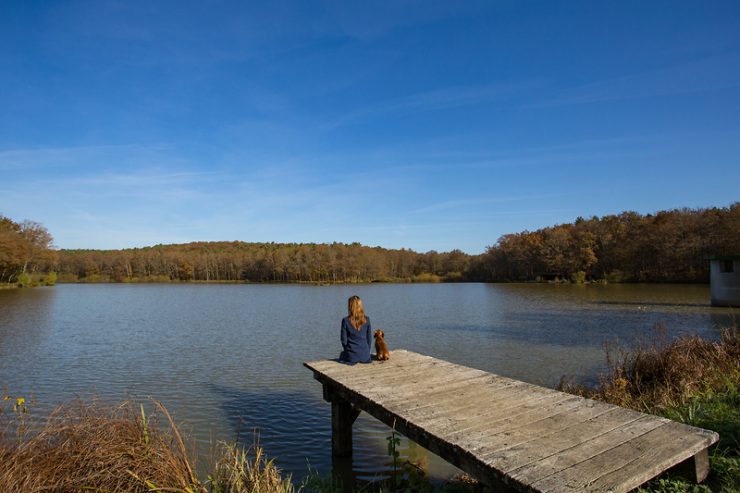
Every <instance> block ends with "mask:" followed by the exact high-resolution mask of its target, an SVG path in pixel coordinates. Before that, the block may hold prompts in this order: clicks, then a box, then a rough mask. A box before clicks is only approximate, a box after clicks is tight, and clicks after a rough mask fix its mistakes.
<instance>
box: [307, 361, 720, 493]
mask: <svg viewBox="0 0 740 493" xmlns="http://www.w3.org/2000/svg"><path fill="white" fill-rule="evenodd" d="M304 365H305V366H306V367H307V368H309V369H310V370H312V371H313V372H314V377H315V378H316V379H317V380H318V381H319V382H321V383H322V384H323V391H324V399H326V400H327V401H328V402H330V403H331V406H332V450H333V453H334V455H337V456H347V455H351V453H352V423H353V422H354V420H355V419H356V418H357V416H358V414H359V413H360V411H365V412H367V413H369V414H371V415H372V416H374V417H375V418H377V419H378V420H380V421H382V422H383V423H385V424H387V425H388V426H395V428H396V430H398V431H399V432H400V433H403V434H404V435H406V436H407V437H409V438H410V439H412V440H414V441H415V442H417V443H418V444H420V445H422V446H423V447H425V448H427V449H428V450H430V451H432V452H434V453H435V454H437V455H439V456H440V457H442V458H443V459H445V460H447V461H449V462H450V463H452V464H454V465H455V466H457V467H459V468H460V469H462V470H463V471H465V472H467V473H468V474H470V475H471V476H473V477H475V478H477V479H478V480H480V481H482V482H484V483H487V484H490V485H493V486H499V485H501V484H506V485H508V486H510V487H513V488H514V489H518V490H521V491H539V492H574V491H609V492H625V491H629V490H631V489H633V488H636V487H637V486H639V485H641V484H642V483H644V482H645V481H648V480H649V479H651V478H653V477H655V476H657V475H659V474H660V473H662V472H663V471H665V470H667V469H669V468H671V467H673V466H676V465H678V464H682V466H683V468H685V469H688V471H689V472H690V473H691V475H692V476H693V478H694V480H696V481H697V482H698V481H702V480H703V479H704V478H705V477H706V475H707V473H708V472H709V458H708V453H707V448H708V447H709V446H710V445H712V444H713V443H715V442H716V441H717V440H718V438H719V436H718V435H717V434H716V433H714V432H712V431H707V430H703V429H700V428H694V427H691V426H687V425H684V424H681V423H677V422H674V421H671V420H668V419H665V418H660V417H656V416H652V415H648V414H643V413H639V412H636V411H632V410H629V409H624V408H621V407H618V406H613V405H610V404H604V403H601V402H597V401H594V400H590V399H584V398H582V397H577V396H573V395H570V394H566V393H563V392H558V391H556V390H552V389H547V388H544V387H539V386H537V385H532V384H528V383H525V382H520V381H518V380H512V379H510V378H505V377H502V376H499V375H494V374H492V373H488V372H485V371H482V370H476V369H473V368H468V367H465V366H461V365H456V364H453V363H450V362H447V361H443V360H439V359H436V358H432V357H430V356H424V355H421V354H417V353H413V352H410V351H404V350H396V351H393V352H392V353H391V359H390V360H389V361H383V362H380V361H374V362H373V363H371V364H366V365H363V364H358V365H355V366H349V365H344V364H341V363H338V362H336V361H333V360H323V361H314V362H307V363H304Z"/></svg>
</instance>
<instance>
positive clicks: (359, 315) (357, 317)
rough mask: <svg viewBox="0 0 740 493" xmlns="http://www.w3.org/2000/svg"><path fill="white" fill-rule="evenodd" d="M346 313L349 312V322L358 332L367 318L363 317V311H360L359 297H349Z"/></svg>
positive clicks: (360, 302) (360, 301)
mask: <svg viewBox="0 0 740 493" xmlns="http://www.w3.org/2000/svg"><path fill="white" fill-rule="evenodd" d="M347 311H348V312H349V321H350V323H351V324H352V327H354V328H355V329H357V330H360V327H362V326H363V325H364V324H365V322H366V321H367V318H366V317H365V310H363V309H362V300H361V299H360V297H359V296H357V295H355V296H350V297H349V299H348V300H347Z"/></svg>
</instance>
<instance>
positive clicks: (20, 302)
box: [0, 284, 733, 479]
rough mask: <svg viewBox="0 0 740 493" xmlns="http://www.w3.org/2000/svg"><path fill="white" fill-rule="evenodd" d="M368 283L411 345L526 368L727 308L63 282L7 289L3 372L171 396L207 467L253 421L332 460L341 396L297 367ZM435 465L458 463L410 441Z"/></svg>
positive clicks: (612, 291)
mask: <svg viewBox="0 0 740 493" xmlns="http://www.w3.org/2000/svg"><path fill="white" fill-rule="evenodd" d="M352 294H358V295H359V296H360V297H362V299H363V301H364V305H365V309H366V311H367V313H368V315H369V317H370V319H371V322H372V325H373V327H374V328H382V329H383V330H385V333H386V340H387V342H388V344H389V346H390V348H391V349H393V348H406V349H409V350H412V351H416V352H419V353H424V354H428V355H431V356H435V357H438V358H443V359H446V360H449V361H453V362H455V363H460V364H464V365H468V366H472V367H475V368H480V369H484V370H488V371H491V372H494V373H498V374H501V375H505V376H508V377H512V378H517V379H520V380H524V381H527V382H531V383H535V384H540V385H545V386H548V387H553V386H555V385H556V384H557V383H558V381H559V380H560V378H561V376H563V375H571V376H578V377H581V378H585V379H588V380H591V381H593V380H594V379H595V378H596V375H597V374H598V373H599V372H600V371H602V370H603V369H604V364H605V357H604V352H603V344H604V343H605V342H614V341H616V340H617V339H619V340H620V341H622V342H623V343H625V344H629V343H630V342H631V341H633V340H634V339H635V338H636V337H645V336H647V335H649V334H650V330H651V327H652V326H653V324H655V323H659V322H660V323H663V324H665V327H666V328H667V330H668V334H669V335H670V336H676V335H678V334H694V333H695V334H699V335H701V336H703V337H708V338H716V337H718V334H719V327H720V326H722V325H728V324H730V323H732V317H733V312H732V310H731V309H725V308H712V307H710V306H709V298H710V295H709V287H708V286H706V285H700V286H697V285H587V286H578V285H548V284H368V285H340V286H305V285H249V284H228V285H225V284H208V285H198V284H152V285H149V284H137V285H127V284H100V285H75V284H67V285H58V286H56V287H48V288H34V289H24V290H5V291H0V386H3V387H6V388H7V390H8V391H9V392H10V393H11V394H12V395H24V396H26V397H29V396H31V395H34V396H35V401H36V404H35V407H34V409H33V413H35V414H39V415H43V414H44V413H47V412H48V411H49V410H50V409H51V408H53V407H54V406H56V405H57V404H59V403H61V402H63V401H65V400H69V399H72V398H75V397H77V396H80V397H82V398H85V399H87V398H90V396H99V397H100V398H102V399H104V400H106V401H111V402H118V401H121V400H124V399H129V398H134V399H139V400H146V399H147V397H148V396H151V397H153V398H155V399H157V400H159V401H162V402H163V403H164V404H165V405H166V406H167V408H168V409H169V411H170V412H171V413H172V414H173V416H174V418H175V420H176V421H177V422H178V423H182V425H183V428H184V429H185V430H186V431H188V432H189V434H190V436H191V437H193V439H194V440H195V441H196V443H197V446H198V451H199V454H200V464H201V471H203V470H204V469H203V467H204V465H205V463H206V462H207V458H208V457H210V450H211V449H212V446H213V444H214V443H216V442H218V441H219V440H226V441H233V440H236V439H238V440H240V441H241V442H242V443H245V444H247V445H248V444H251V443H252V442H253V440H254V436H255V434H258V435H259V441H260V443H261V445H263V446H264V448H265V449H266V452H267V453H268V455H269V456H270V457H273V458H275V459H276V463H277V464H278V466H279V467H281V468H282V469H283V470H284V471H286V472H290V473H293V475H294V477H302V476H303V475H305V472H306V461H307V459H309V460H310V463H311V466H312V468H316V469H318V470H319V471H328V470H330V469H331V433H330V428H331V423H330V415H331V410H330V407H329V405H328V404H327V403H325V402H324V401H323V400H322V397H321V395H322V393H321V385H320V384H319V383H318V382H316V381H315V380H313V378H312V375H311V372H310V371H308V370H307V369H305V368H304V367H303V366H302V362H303V361H306V360H313V359H320V358H334V357H336V356H338V354H339V351H340V344H339V327H340V320H341V318H342V317H343V316H344V315H345V313H346V300H347V298H348V297H349V296H350V295H352ZM354 430H355V431H354V439H355V456H354V459H353V462H352V464H351V467H352V469H353V470H354V473H355V474H356V476H357V477H360V478H362V479H372V478H374V477H379V476H381V475H383V474H384V473H386V472H387V471H388V468H389V457H388V456H387V451H386V443H387V442H386V437H387V436H388V435H389V434H390V430H389V429H388V428H387V427H386V426H384V425H382V424H380V423H378V422H377V421H375V420H374V419H373V418H371V417H368V416H367V415H365V414H364V413H363V414H362V415H361V416H360V418H359V419H358V421H357V422H356V423H355V426H354ZM401 452H402V453H403V454H404V455H405V456H407V457H410V458H411V459H413V460H415V461H418V462H420V463H422V464H424V465H425V466H426V467H427V468H428V470H429V471H430V473H431V475H432V476H433V477H438V478H441V477H446V476H448V475H450V474H453V473H454V472H455V470H454V468H452V467H451V466H448V465H446V464H445V463H444V462H442V461H441V460H439V459H438V458H436V457H434V456H432V455H431V454H428V453H427V452H426V451H424V450H422V449H421V448H420V447H418V446H416V445H415V444H413V443H408V442H406V441H404V443H403V444H402V447H401Z"/></svg>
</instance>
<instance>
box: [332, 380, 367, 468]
mask: <svg viewBox="0 0 740 493" xmlns="http://www.w3.org/2000/svg"><path fill="white" fill-rule="evenodd" d="M359 415H360V411H359V410H358V409H356V408H355V407H354V406H353V405H352V404H350V403H349V402H347V401H346V400H344V399H343V398H341V397H340V396H338V395H337V394H333V395H332V396H331V451H332V454H333V455H334V456H335V457H350V456H351V455H352V423H354V422H355V420H356V419H357V416H359Z"/></svg>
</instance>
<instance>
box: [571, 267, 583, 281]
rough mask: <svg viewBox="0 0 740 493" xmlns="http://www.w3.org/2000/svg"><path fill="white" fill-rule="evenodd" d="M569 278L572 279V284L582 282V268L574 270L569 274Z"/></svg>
mask: <svg viewBox="0 0 740 493" xmlns="http://www.w3.org/2000/svg"><path fill="white" fill-rule="evenodd" d="M570 280H571V281H573V283H574V284H584V283H585V282H586V273H585V272H583V271H582V270H579V271H578V272H574V273H573V274H571V275H570Z"/></svg>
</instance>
